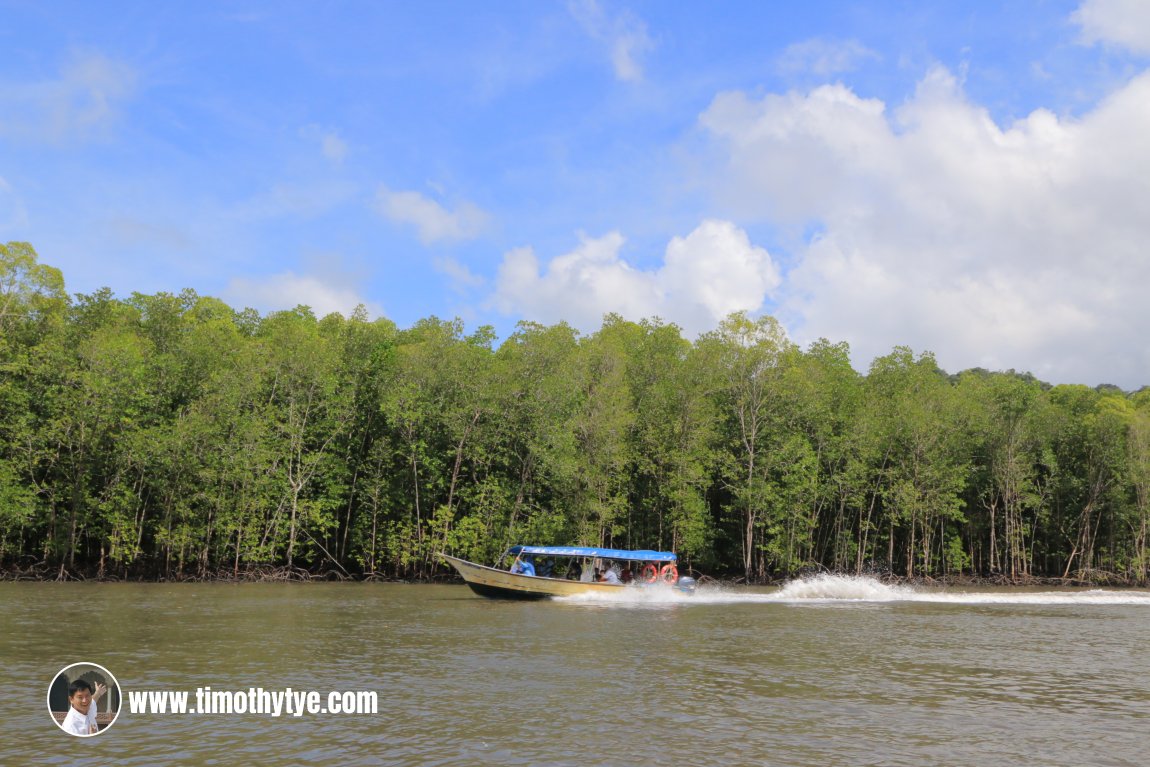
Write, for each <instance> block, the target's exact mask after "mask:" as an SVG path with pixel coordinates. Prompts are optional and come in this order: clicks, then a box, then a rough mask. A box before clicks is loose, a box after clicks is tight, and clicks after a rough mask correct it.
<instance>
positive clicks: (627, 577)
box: [619, 563, 635, 583]
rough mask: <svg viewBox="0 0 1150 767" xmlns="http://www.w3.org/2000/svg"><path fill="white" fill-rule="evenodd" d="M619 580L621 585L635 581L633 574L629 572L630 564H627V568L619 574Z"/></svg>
mask: <svg viewBox="0 0 1150 767" xmlns="http://www.w3.org/2000/svg"><path fill="white" fill-rule="evenodd" d="M619 580H621V581H623V583H630V582H631V581H633V580H635V574H634V573H632V572H631V564H630V563H628V564H627V566H626V567H624V568H623V572H621V573H619Z"/></svg>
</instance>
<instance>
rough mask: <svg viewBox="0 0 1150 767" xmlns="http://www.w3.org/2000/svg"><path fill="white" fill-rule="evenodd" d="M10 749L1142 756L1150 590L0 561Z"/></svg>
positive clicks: (679, 758) (782, 758) (575, 761)
mask: <svg viewBox="0 0 1150 767" xmlns="http://www.w3.org/2000/svg"><path fill="white" fill-rule="evenodd" d="M0 603H2V604H3V605H4V610H3V615H2V617H0V622H2V623H0V626H2V631H0V659H3V661H4V667H5V669H6V672H7V673H6V674H5V677H6V684H5V685H4V695H3V704H2V705H3V712H4V713H3V716H4V723H5V737H3V738H0V764H5V765H7V764H11V765H24V764H30V765H31V764H66V763H70V762H72V761H74V758H75V756H76V755H83V756H84V757H85V760H87V759H91V761H92V762H93V763H106V764H124V765H153V764H159V763H169V762H171V763H174V762H181V763H194V764H200V765H214V764H220V765H223V764H228V765H230V764H235V763H237V762H245V761H246V762H252V763H265V762H273V761H274V762H276V763H279V764H288V763H293V764H301V765H324V766H325V767H327V766H328V765H335V764H365V765H476V764H491V765H495V764H500V765H543V764H546V765H571V767H576V766H578V767H586V766H587V765H600V764H602V765H606V764H651V765H654V764H672V763H673V764H678V765H744V764H746V765H754V764H769V765H996V766H997V765H1004V764H1058V765H1066V764H1090V765H1143V764H1146V760H1147V753H1150V652H1148V649H1150V646H1148V644H1150V594H1148V593H1147V592H1144V591H1086V590H1076V591H1069V590H1062V591H1035V590H1015V589H1009V590H1008V589H998V590H992V591H991V590H986V591H975V592H960V591H955V590H930V591H928V590H915V589H908V588H893V587H888V586H883V585H881V584H878V583H876V582H874V581H870V580H866V579H848V578H831V577H823V578H818V579H815V580H811V581H805V582H798V583H793V584H790V585H789V586H787V587H785V588H783V589H729V590H702V591H700V593H699V594H697V595H695V596H694V597H684V596H681V595H673V594H658V595H653V596H651V595H647V596H641V597H633V598H624V599H613V600H579V599H575V600H556V601H552V602H533V603H518V602H501V601H492V600H485V599H480V598H478V597H475V596H473V595H472V594H471V592H470V591H468V590H467V589H466V587H464V586H429V585H398V584H243V585H236V584H52V583H32V584H28V583H6V584H0ZM78 661H90V662H95V663H99V664H101V665H103V666H105V667H107V668H108V669H109V670H111V671H112V672H113V673H114V674H115V675H116V677H117V679H118V681H119V683H120V685H121V686H122V687H123V688H124V690H125V695H126V694H127V692H128V691H131V690H163V689H171V690H187V691H194V690H195V689H196V688H197V687H204V686H211V687H212V688H213V689H216V690H246V689H248V688H249V687H263V688H265V689H282V688H285V687H291V688H293V689H295V690H317V691H321V692H323V693H324V694H325V695H326V693H327V692H328V691H331V690H365V689H366V690H376V691H378V692H379V704H380V710H379V713H377V714H375V715H366V716H336V715H326V716H325V715H305V716H303V717H300V718H295V717H287V716H282V717H280V718H272V717H269V716H261V715H256V714H245V715H231V716H227V715H198V716H193V715H184V716H174V715H170V714H169V715H158V714H152V715H144V714H132V713H130V712H129V711H128V704H127V702H125V704H124V708H123V710H122V713H121V714H120V717H119V719H118V720H117V722H116V724H115V725H114V726H113V727H112V728H111V729H109V730H108V731H107V732H105V733H103V734H101V735H99V736H98V737H96V738H89V739H76V738H72V737H70V736H68V735H65V734H64V733H63V732H61V731H60V730H58V729H57V728H56V727H55V726H54V725H53V724H52V721H51V719H50V716H49V714H48V711H47V706H46V701H45V697H46V694H47V690H48V685H49V684H50V682H51V680H52V677H53V676H54V675H55V674H56V672H57V671H59V670H60V669H61V668H63V667H64V666H67V665H68V664H70V663H73V662H78Z"/></svg>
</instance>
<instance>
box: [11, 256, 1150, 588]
mask: <svg viewBox="0 0 1150 767" xmlns="http://www.w3.org/2000/svg"><path fill="white" fill-rule="evenodd" d="M1148 529H1150V390H1148V389H1143V390H1142V391H1140V392H1138V393H1136V394H1133V395H1128V394H1126V393H1124V392H1122V391H1120V390H1118V389H1116V388H1114V387H1099V388H1098V389H1091V388H1087V387H1085V386H1075V385H1063V386H1054V387H1050V386H1047V385H1044V384H1042V383H1041V382H1039V381H1037V380H1035V379H1034V378H1032V377H1031V376H1029V375H1018V374H1015V373H1013V372H1010V373H990V372H986V371H981V370H972V371H967V372H964V373H961V374H959V375H955V376H948V375H946V374H945V373H943V372H942V371H941V370H940V369H939V368H938V366H937V365H936V364H935V361H934V359H933V358H932V356H931V355H930V354H920V355H917V356H916V355H915V354H914V353H912V352H911V351H910V350H909V349H905V348H896V349H894V350H893V351H892V353H891V354H889V355H887V356H885V357H882V358H880V359H877V360H875V362H874V364H873V365H872V367H871V369H870V371H869V373H868V374H867V375H865V376H864V375H860V374H858V373H857V372H856V371H855V370H853V369H852V368H851V365H850V363H849V359H848V350H847V348H846V345H845V344H834V343H830V342H827V341H820V342H818V343H816V344H814V345H812V346H811V347H810V348H808V349H805V350H802V349H799V348H797V347H796V346H794V345H793V344H791V343H790V342H789V341H787V339H786V337H785V335H784V334H783V332H782V330H781V328H780V327H779V325H778V324H777V323H776V322H775V320H773V319H772V318H770V317H762V318H759V319H751V318H749V317H746V316H743V315H733V316H731V317H729V318H728V319H727V320H726V321H725V322H723V323H722V324H721V325H720V327H719V328H718V329H716V330H715V331H714V332H711V333H709V334H707V335H705V336H703V337H701V338H700V339H698V340H697V341H696V342H695V343H691V342H689V341H687V340H684V339H683V338H682V336H681V335H680V333H679V330H678V329H677V328H676V327H675V326H674V325H667V324H663V323H661V322H659V321H644V322H641V323H638V324H636V323H632V322H627V321H624V320H623V319H621V318H619V317H616V316H608V317H606V318H605V320H604V322H603V326H602V328H601V329H600V330H599V331H598V332H596V333H594V334H593V335H589V336H583V335H580V334H579V333H577V332H576V331H575V330H573V329H572V328H570V327H568V326H567V325H564V324H559V325H556V326H553V327H544V326H541V325H537V324H532V323H522V324H520V325H519V327H518V330H517V331H516V332H515V333H514V334H513V335H512V336H510V337H509V338H508V339H506V340H505V341H504V342H502V343H500V344H498V345H497V346H496V345H495V342H494V336H493V333H492V332H491V331H490V329H488V328H480V329H479V330H476V331H474V332H473V333H471V334H470V335H468V334H466V333H465V330H464V327H463V325H462V324H461V323H460V322H459V321H451V322H446V321H442V320H438V319H435V318H430V319H426V320H423V321H420V322H419V323H417V324H416V325H415V326H414V327H412V328H410V329H406V330H401V329H398V328H397V327H396V326H395V325H394V323H392V322H390V321H388V320H384V319H381V320H375V321H369V320H368V319H367V318H366V316H363V315H362V314H354V315H353V316H351V317H350V318H346V319H345V318H343V317H341V316H339V315H330V316H327V317H324V318H322V319H317V318H316V317H315V316H314V315H313V314H312V313H311V311H309V310H308V309H307V308H305V307H299V308H297V309H294V310H292V311H284V312H277V313H274V314H270V315H268V316H266V317H261V316H259V315H258V314H257V313H255V312H253V311H251V310H245V311H242V312H237V311H234V310H233V309H232V308H230V307H228V306H227V305H225V304H223V303H222V302H220V301H218V300H216V299H213V298H206V297H202V296H198V295H196V294H195V293H193V292H191V291H185V292H183V293H181V294H180V295H169V294H163V293H161V294H157V295H151V296H149V295H140V294H133V295H132V296H131V297H130V298H128V299H118V298H115V297H114V296H113V295H112V294H111V293H110V292H109V291H107V290H103V291H99V292H96V293H94V294H92V295H77V296H75V297H74V298H70V297H69V296H68V295H67V294H66V293H65V292H64V282H63V278H62V276H61V274H60V273H59V271H58V270H56V269H53V268H51V267H48V266H45V265H42V264H39V263H38V261H37V257H36V254H35V252H34V251H33V250H32V248H31V247H30V246H28V245H26V244H24V243H8V244H7V245H0V564H2V565H3V568H4V569H5V570H7V571H8V572H10V573H11V572H37V573H40V574H44V575H49V576H56V575H59V576H61V577H68V576H74V575H100V576H105V577H211V576H219V575H224V576H227V575H243V574H244V573H249V572H252V571H254V570H259V569H260V568H269V567H278V568H285V567H286V568H294V569H303V570H306V571H309V572H339V573H347V574H349V575H355V576H383V577H426V576H430V575H434V574H435V573H436V572H437V571H442V567H443V566H442V565H441V564H439V563H438V562H437V560H436V557H435V554H436V552H439V551H446V552H452V553H456V554H459V555H461V556H463V557H466V558H468V559H473V560H478V561H487V562H490V561H492V560H493V559H494V558H495V557H496V556H497V554H498V553H499V552H500V551H501V550H502V549H503V548H504V547H505V546H506V545H508V544H510V543H515V542H531V543H540V544H546V543H550V544H576V543H578V544H603V545H611V546H616V547H623V548H628V547H644V548H646V547H651V548H661V549H674V550H676V551H678V552H679V554H680V556H681V557H682V558H684V559H685V560H686V561H687V562H688V563H689V564H690V565H691V566H693V567H695V568H697V569H698V570H700V571H703V572H706V573H710V574H733V575H739V576H742V577H745V578H747V579H751V580H759V579H763V578H768V577H776V576H780V575H787V574H793V573H796V572H800V571H803V570H805V569H808V568H812V567H823V568H829V569H832V570H836V571H842V572H864V571H880V572H888V573H891V574H895V575H907V576H932V577H937V576H945V575H959V574H974V575H981V576H989V577H996V576H1000V577H1004V578H1012V579H1021V578H1027V577H1034V576H1051V577H1068V578H1078V579H1086V580H1100V579H1107V580H1115V581H1127V582H1139V583H1146V582H1147V573H1148V569H1150V553H1148V552H1147V532H1148Z"/></svg>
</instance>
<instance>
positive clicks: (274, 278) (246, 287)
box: [224, 271, 383, 317]
mask: <svg viewBox="0 0 1150 767" xmlns="http://www.w3.org/2000/svg"><path fill="white" fill-rule="evenodd" d="M224 298H225V300H227V301H228V302H229V303H230V304H231V305H232V306H250V307H252V308H254V309H259V310H260V311H262V312H274V311H282V310H285V309H293V308H295V307H296V306H299V305H300V304H303V305H305V306H310V307H311V310H312V312H314V313H315V315H316V316H317V317H324V316H326V315H328V314H331V313H332V312H339V313H340V314H342V315H343V316H344V317H349V316H351V313H352V312H353V311H354V310H355V308H356V307H357V306H358V305H360V304H363V305H364V306H365V308H366V309H367V311H368V314H369V315H371V316H373V317H381V316H383V310H382V308H381V307H380V306H379V305H378V304H375V303H371V302H368V301H365V300H364V299H363V298H362V297H361V296H360V295H359V294H358V293H357V292H356V291H355V289H353V288H351V287H348V286H346V285H341V284H338V283H336V282H333V281H331V280H327V279H324V278H321V277H316V276H314V275H309V274H295V273H294V272H290V271H288V272H282V273H280V274H274V275H271V276H269V277H262V278H245V277H235V278H233V279H231V280H230V281H229V282H228V287H227V289H226V290H225V291H224Z"/></svg>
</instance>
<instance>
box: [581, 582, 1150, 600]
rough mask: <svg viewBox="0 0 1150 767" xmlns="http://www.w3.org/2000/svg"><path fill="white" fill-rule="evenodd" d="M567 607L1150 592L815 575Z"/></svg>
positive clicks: (645, 592)
mask: <svg viewBox="0 0 1150 767" xmlns="http://www.w3.org/2000/svg"><path fill="white" fill-rule="evenodd" d="M559 601H562V602H564V603H572V604H597V605H621V606H622V605H630V606H643V605H650V606H657V605H673V604H683V605H690V604H703V605H714V604H754V603H763V604H789V605H803V604H810V605H825V604H842V605H846V604H873V603H895V602H920V603H936V604H955V605H1141V606H1145V607H1150V592H1148V591H1145V590H1130V591H1115V590H1102V589H1091V590H1084V589H1064V590H1057V591H1033V590H1029V589H1025V590H1024V589H1021V588H1018V589H1012V588H995V589H986V590H981V591H980V590H955V589H951V588H922V587H915V586H901V585H890V584H886V583H882V582H880V581H878V580H876V579H874V578H869V577H865V576H857V577H856V576H848V575H827V574H821V575H815V576H811V577H808V578H800V579H796V580H793V581H788V582H787V583H785V584H783V585H782V586H781V587H779V588H778V589H774V590H769V591H768V590H758V589H750V588H746V587H732V586H700V587H699V589H698V590H697V591H696V592H695V593H694V594H684V593H682V592H679V591H676V590H674V589H671V588H653V587H652V588H642V589H638V588H636V589H623V590H621V591H620V592H619V593H612V594H599V593H595V594H581V595H578V596H572V597H563V598H562V599H561V600H559Z"/></svg>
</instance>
